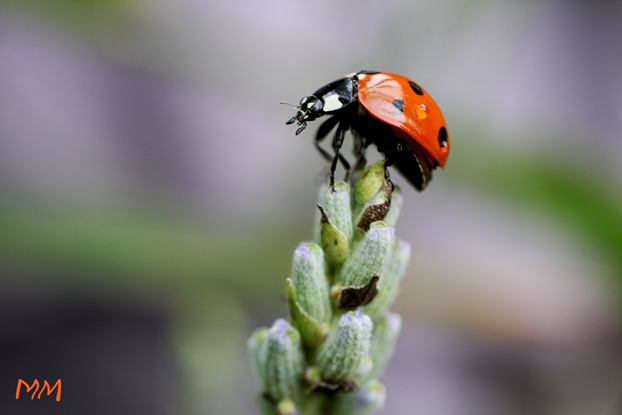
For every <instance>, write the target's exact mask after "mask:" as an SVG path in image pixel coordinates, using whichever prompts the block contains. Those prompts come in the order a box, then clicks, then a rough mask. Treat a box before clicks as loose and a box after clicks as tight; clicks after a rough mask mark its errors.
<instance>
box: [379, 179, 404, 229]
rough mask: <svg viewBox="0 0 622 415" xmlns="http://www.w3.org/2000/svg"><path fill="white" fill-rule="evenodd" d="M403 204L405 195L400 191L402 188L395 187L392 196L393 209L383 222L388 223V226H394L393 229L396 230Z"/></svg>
mask: <svg viewBox="0 0 622 415" xmlns="http://www.w3.org/2000/svg"><path fill="white" fill-rule="evenodd" d="M403 204H404V195H403V194H402V192H401V191H400V188H399V187H398V186H395V189H393V194H392V195H391V208H390V209H389V212H387V214H386V216H385V217H384V219H383V222H384V223H386V224H387V226H392V227H393V228H395V225H396V223H397V219H398V218H399V216H400V211H401V210H402V205H403Z"/></svg>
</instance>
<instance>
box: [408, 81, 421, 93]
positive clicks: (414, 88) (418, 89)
mask: <svg viewBox="0 0 622 415" xmlns="http://www.w3.org/2000/svg"><path fill="white" fill-rule="evenodd" d="M408 85H410V87H411V88H412V90H413V91H415V94H417V95H423V89H421V87H420V86H419V85H417V84H416V83H414V82H413V81H408Z"/></svg>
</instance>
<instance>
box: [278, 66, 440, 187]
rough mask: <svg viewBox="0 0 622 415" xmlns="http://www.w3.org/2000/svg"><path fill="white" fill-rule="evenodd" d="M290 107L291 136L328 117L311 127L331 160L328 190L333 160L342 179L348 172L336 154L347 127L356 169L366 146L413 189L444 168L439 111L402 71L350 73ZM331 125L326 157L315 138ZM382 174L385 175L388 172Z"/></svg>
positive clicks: (345, 165)
mask: <svg viewBox="0 0 622 415" xmlns="http://www.w3.org/2000/svg"><path fill="white" fill-rule="evenodd" d="M296 108H297V109H298V111H297V112H296V115H295V116H293V117H292V118H291V119H290V120H289V121H287V123H286V124H288V125H289V124H293V123H294V122H297V125H298V127H299V128H298V129H297V130H296V135H298V134H300V133H301V132H302V131H303V130H304V129H305V128H306V127H307V122H309V121H313V120H315V119H317V118H320V117H322V116H324V115H330V118H328V119H327V120H326V121H324V122H323V123H322V124H321V125H320V127H319V128H318V130H317V133H316V135H315V146H316V148H317V149H318V150H319V151H320V153H321V154H322V155H323V156H324V157H325V158H326V159H327V160H329V161H332V163H331V168H330V186H331V188H334V183H335V178H334V176H335V169H336V168H337V161H338V160H339V161H340V162H341V164H342V165H343V167H344V168H345V169H346V172H347V173H346V177H347V175H348V174H349V171H350V164H349V163H348V161H347V160H346V159H345V158H344V157H343V156H342V155H341V154H340V152H339V150H340V149H341V146H342V144H343V140H344V137H345V133H346V131H348V130H350V131H352V135H353V137H354V154H355V155H356V156H357V163H356V166H355V168H356V169H359V168H362V167H364V166H365V164H366V159H365V150H366V148H367V146H369V145H370V144H375V145H376V147H377V148H378V151H379V152H381V153H383V154H384V155H385V158H386V162H385V166H390V165H395V166H396V167H397V169H398V170H399V171H400V173H402V175H404V177H406V179H408V181H410V183H412V185H413V186H414V187H415V188H416V189H417V190H419V191H421V190H423V189H425V187H426V186H427V184H428V183H429V182H430V180H431V179H432V170H434V169H435V168H436V167H438V166H441V168H442V167H445V162H446V161H447V156H448V154H449V133H448V131H447V125H446V124H445V119H444V118H443V114H442V113H441V110H440V109H439V107H438V105H436V103H435V102H434V100H433V99H432V97H431V96H430V95H429V94H428V93H427V92H426V91H425V90H424V89H423V88H421V87H420V86H419V85H418V84H416V83H415V82H413V81H411V80H410V79H408V78H406V77H404V76H402V75H398V74H393V73H387V72H375V71H359V72H355V73H352V74H350V75H346V76H345V77H343V78H341V79H337V80H336V81H334V82H331V83H329V84H328V85H325V86H323V87H321V88H320V89H318V90H317V91H315V92H314V93H313V94H312V95H308V96H306V97H303V98H302V99H301V100H300V105H298V106H297V107H296ZM335 126H336V127H337V130H336V133H335V136H334V138H333V143H332V146H333V149H334V151H335V154H334V155H333V156H331V155H330V153H328V152H327V151H326V150H324V149H323V148H321V147H320V142H321V141H322V140H323V139H324V138H325V137H326V136H327V135H328V134H329V133H330V132H331V130H332V129H333V128H334V127H335ZM385 174H386V175H387V178H388V171H386V173H385Z"/></svg>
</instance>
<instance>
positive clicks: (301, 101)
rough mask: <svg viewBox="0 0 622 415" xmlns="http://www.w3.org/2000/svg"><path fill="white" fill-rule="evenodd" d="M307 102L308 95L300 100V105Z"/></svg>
mask: <svg viewBox="0 0 622 415" xmlns="http://www.w3.org/2000/svg"><path fill="white" fill-rule="evenodd" d="M305 102H307V97H302V99H301V100H300V106H301V107H302V106H303V105H304V103H305Z"/></svg>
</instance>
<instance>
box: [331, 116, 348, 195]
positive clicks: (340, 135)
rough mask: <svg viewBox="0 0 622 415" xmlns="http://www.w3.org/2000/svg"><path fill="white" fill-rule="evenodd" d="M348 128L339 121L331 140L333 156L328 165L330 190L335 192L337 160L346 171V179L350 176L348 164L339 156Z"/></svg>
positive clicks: (343, 122) (344, 123)
mask: <svg viewBox="0 0 622 415" xmlns="http://www.w3.org/2000/svg"><path fill="white" fill-rule="evenodd" d="M348 128H350V126H349V125H348V123H347V122H345V121H341V122H340V123H339V126H338V127H337V133H336V134H335V138H334V140H333V149H334V150H335V155H334V157H333V162H332V163H331V165H330V188H331V189H332V190H333V191H335V170H336V169H337V160H339V161H341V165H342V166H343V168H344V169H346V179H347V178H349V176H350V163H348V161H347V160H346V159H345V158H344V157H343V156H342V155H341V154H339V150H340V149H341V146H342V145H343V139H344V138H345V136H346V131H347V130H348Z"/></svg>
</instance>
